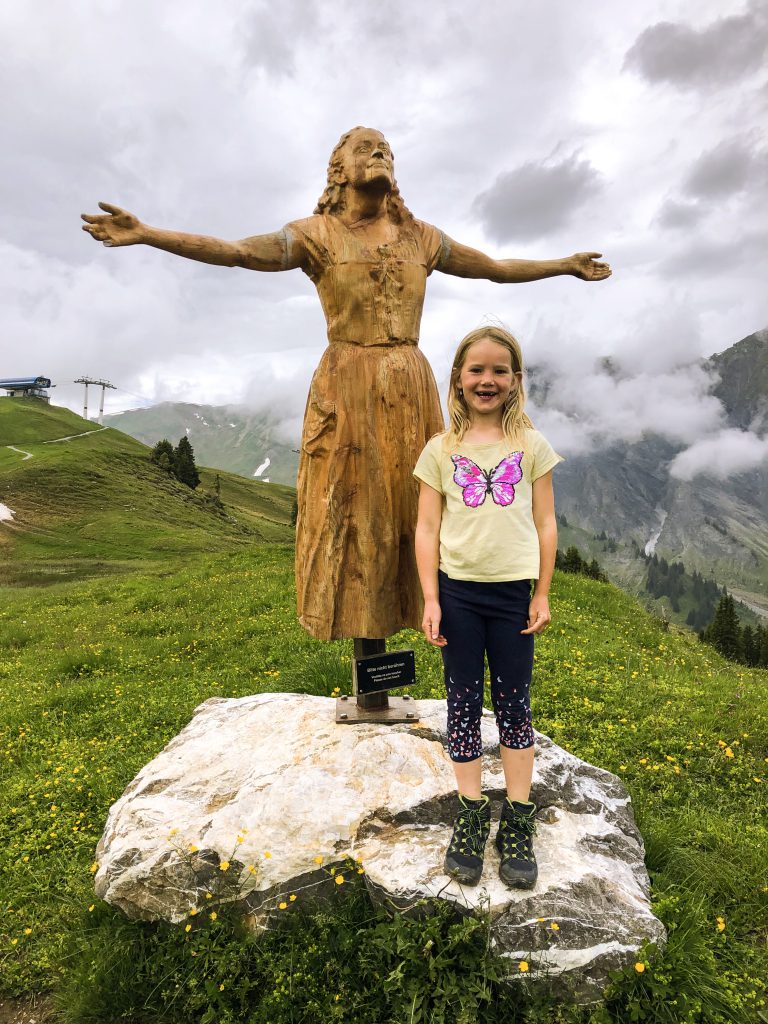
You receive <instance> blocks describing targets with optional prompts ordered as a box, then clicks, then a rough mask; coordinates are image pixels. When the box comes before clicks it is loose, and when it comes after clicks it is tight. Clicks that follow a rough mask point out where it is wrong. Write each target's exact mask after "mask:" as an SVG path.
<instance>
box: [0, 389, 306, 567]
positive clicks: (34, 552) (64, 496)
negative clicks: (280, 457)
mask: <svg viewBox="0 0 768 1024" xmlns="http://www.w3.org/2000/svg"><path fill="white" fill-rule="evenodd" d="M8 404H9V405H12V404H13V403H12V402H11V401H10V400H9V401H8ZM2 406H3V403H2V402H0V408H2ZM5 415H6V417H7V420H8V422H9V423H10V424H11V426H12V429H13V430H14V431H15V434H14V436H17V435H19V434H21V435H22V436H24V438H25V440H24V442H23V451H24V452H26V453H31V456H32V457H31V458H27V457H25V455H24V454H21V452H19V451H14V450H13V449H11V448H9V447H2V448H0V502H1V503H3V504H4V505H6V506H7V507H8V508H9V509H11V510H12V511H13V513H14V517H13V519H12V520H11V521H6V522H2V523H0V551H2V555H3V564H2V568H0V583H14V584H18V583H21V582H58V581H60V580H61V579H64V578H70V579H72V578H78V577H81V576H88V575H93V574H99V573H103V572H115V571H122V570H125V569H136V568H138V567H140V566H142V565H147V564H151V563H154V564H160V563H162V562H163V561H164V560H166V559H168V558H169V557H172V558H174V559H176V560H184V559H186V558H189V557H193V556H195V555H197V554H199V553H201V552H206V553H212V552H216V551H228V550H233V549H237V548H243V547H247V546H250V545H253V544H254V543H260V542H269V543H290V542H292V540H293V529H292V527H291V525H290V519H291V509H292V505H293V501H294V496H295V492H294V491H293V489H292V488H290V487H285V486H280V485H275V484H265V483H257V482H250V481H247V480H244V479H243V478H242V477H238V476H235V475H233V474H229V473H223V472H222V473H219V474H217V473H216V472H215V471H214V470H206V469H202V470H201V486H200V487H198V488H197V489H196V490H195V491H192V490H190V488H188V487H185V486H184V485H183V484H180V483H179V482H178V481H176V480H175V479H173V478H172V477H170V476H169V475H168V474H167V473H165V472H163V470H161V469H160V468H159V467H158V466H156V465H154V464H153V463H152V462H151V461H150V460H149V450H148V448H147V447H146V446H145V445H143V444H141V443H140V442H138V441H136V440H134V439H133V438H131V437H128V436H127V435H126V434H121V433H120V432H119V431H116V430H113V429H111V428H107V429H104V430H101V429H93V430H91V432H90V433H87V434H86V435H85V436H77V437H73V438H72V439H71V440H69V441H59V442H54V443H50V442H51V440H52V438H53V437H54V436H55V437H60V436H62V434H61V432H62V431H64V432H65V434H73V433H74V434H80V433H82V431H83V430H87V429H88V426H89V424H87V423H86V421H85V420H83V419H81V418H80V417H79V416H76V415H75V414H74V413H70V412H67V411H66V410H62V409H57V408H55V407H50V406H47V405H45V404H43V403H33V402H31V401H30V402H23V403H22V402H19V403H17V405H16V407H15V408H14V409H12V410H11V414H10V415H9V414H7V413H6V414H5ZM90 426H91V427H93V424H90ZM46 441H48V442H49V443H45V442H46ZM217 475H218V477H219V488H220V498H221V504H219V502H217V500H216V497H215V479H216V476H217Z"/></svg>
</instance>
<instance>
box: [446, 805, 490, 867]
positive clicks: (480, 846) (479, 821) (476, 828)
mask: <svg viewBox="0 0 768 1024" xmlns="http://www.w3.org/2000/svg"><path fill="white" fill-rule="evenodd" d="M490 827H491V826H490V822H489V821H488V820H487V819H486V818H485V817H484V816H483V815H482V814H481V812H480V810H479V809H475V808H474V807H466V808H464V809H463V810H461V811H459V815H458V817H457V818H456V824H455V826H454V833H453V842H452V843H451V846H452V848H453V850H454V852H457V851H458V852H459V853H463V854H470V855H471V856H475V857H478V856H479V857H482V855H483V850H484V847H485V840H486V839H487V833H488V832H489V831H490Z"/></svg>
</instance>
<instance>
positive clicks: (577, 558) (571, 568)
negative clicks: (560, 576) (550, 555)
mask: <svg viewBox="0 0 768 1024" xmlns="http://www.w3.org/2000/svg"><path fill="white" fill-rule="evenodd" d="M583 571H584V560H583V558H582V557H581V554H580V553H579V549H578V548H577V547H573V545H572V546H571V547H569V548H568V550H567V551H566V552H565V558H564V559H563V572H583Z"/></svg>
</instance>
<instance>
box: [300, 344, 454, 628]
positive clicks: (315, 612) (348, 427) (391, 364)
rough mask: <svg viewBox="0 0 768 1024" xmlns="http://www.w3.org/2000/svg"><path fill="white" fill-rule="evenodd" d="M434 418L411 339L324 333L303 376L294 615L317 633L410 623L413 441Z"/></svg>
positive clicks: (416, 591)
mask: <svg viewBox="0 0 768 1024" xmlns="http://www.w3.org/2000/svg"><path fill="white" fill-rule="evenodd" d="M443 429H444V424H443V417H442V413H441V410H440V400H439V398H438V394H437V388H436V386H435V379H434V377H433V375H432V370H431V369H430V366H429V363H428V362H427V360H426V359H425V357H424V355H423V354H422V353H421V352H420V351H419V349H418V348H417V347H416V346H415V345H414V344H409V343H402V344H401V343H390V344H389V345H356V344H352V343H349V342H332V343H331V344H330V345H329V346H328V348H327V349H326V351H325V353H324V354H323V357H322V359H321V361H320V365H319V366H318V368H317V370H316V371H315V374H314V377H313V378H312V385H311V388H310V392H309V398H308V399H307V408H306V412H305V415H304V429H303V432H302V443H301V455H300V458H299V478H298V506H299V515H298V523H297V529H296V589H297V603H298V613H299V621H300V622H301V624H302V625H303V626H304V628H305V629H306V630H307V631H308V632H309V633H311V635H312V636H314V637H317V638H318V639H320V640H333V639H338V638H341V637H386V636H391V635H392V634H393V633H396V632H397V631H398V630H400V629H402V628H403V627H406V626H408V627H412V628H414V629H419V628H420V627H421V615H422V601H421V589H420V586H419V578H418V574H417V571H416V557H415V552H414V532H415V528H416V514H417V506H418V484H417V481H416V480H415V479H414V477H413V475H412V472H413V467H414V466H415V464H416V460H417V459H418V457H419V455H420V453H421V450H422V448H423V447H424V445H425V444H426V442H427V441H428V440H429V438H430V437H432V436H433V435H434V434H436V433H438V432H439V431H441V430H443Z"/></svg>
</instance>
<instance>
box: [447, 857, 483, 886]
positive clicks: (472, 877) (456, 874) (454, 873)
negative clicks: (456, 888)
mask: <svg viewBox="0 0 768 1024" xmlns="http://www.w3.org/2000/svg"><path fill="white" fill-rule="evenodd" d="M443 871H445V873H446V875H448V876H449V877H450V878H454V879H455V880H456V881H457V882H460V883H461V884H462V885H477V884H478V882H479V881H480V879H481V877H482V874H483V872H482V870H480V871H479V872H478V873H477V874H475V873H474V872H473V873H472V874H467V869H466V868H461V867H457V866H456V865H454V864H451V863H449V861H448V860H447V859H446V861H445V862H444V864H443Z"/></svg>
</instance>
